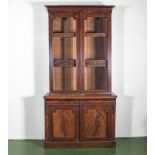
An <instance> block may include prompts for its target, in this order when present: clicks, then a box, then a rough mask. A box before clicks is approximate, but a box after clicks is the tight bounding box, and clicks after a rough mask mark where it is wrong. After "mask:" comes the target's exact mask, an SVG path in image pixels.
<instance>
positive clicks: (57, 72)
mask: <svg viewBox="0 0 155 155" xmlns="http://www.w3.org/2000/svg"><path fill="white" fill-rule="evenodd" d="M49 26H50V29H49V30H50V31H49V35H50V40H49V41H50V42H49V43H50V88H51V91H53V92H54V93H62V92H63V93H76V92H78V90H79V88H78V86H79V84H78V83H79V82H78V69H79V61H78V60H79V56H78V51H79V29H78V28H79V18H78V12H74V11H70V12H69V11H68V12H67V11H62V12H56V13H53V14H50V16H49Z"/></svg>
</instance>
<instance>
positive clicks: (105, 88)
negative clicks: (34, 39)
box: [44, 6, 116, 147]
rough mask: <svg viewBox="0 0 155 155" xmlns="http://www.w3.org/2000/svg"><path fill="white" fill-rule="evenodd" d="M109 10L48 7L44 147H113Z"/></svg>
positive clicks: (110, 8) (113, 110)
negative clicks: (48, 89) (48, 76)
mask: <svg viewBox="0 0 155 155" xmlns="http://www.w3.org/2000/svg"><path fill="white" fill-rule="evenodd" d="M113 7H114V6H46V8H47V10H48V15H49V62H50V64H49V75H50V82H49V83H50V85H49V86H50V92H49V93H47V94H46V95H45V96H44V100H45V142H44V146H45V147H112V146H115V107H116V95H115V94H113V93H112V92H111V12H112V8H113Z"/></svg>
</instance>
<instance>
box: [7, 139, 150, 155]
mask: <svg viewBox="0 0 155 155" xmlns="http://www.w3.org/2000/svg"><path fill="white" fill-rule="evenodd" d="M116 143H117V144H116V148H89V149H88V148H74V149H70V148H65V149H62V148H61V149H44V148H43V141H42V140H9V155H146V154H147V138H118V139H117V140H116Z"/></svg>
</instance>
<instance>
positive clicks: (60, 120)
mask: <svg viewBox="0 0 155 155" xmlns="http://www.w3.org/2000/svg"><path fill="white" fill-rule="evenodd" d="M74 124H75V113H74V112H73V111H72V110H55V112H53V138H65V137H66V138H74V135H75V125H74Z"/></svg>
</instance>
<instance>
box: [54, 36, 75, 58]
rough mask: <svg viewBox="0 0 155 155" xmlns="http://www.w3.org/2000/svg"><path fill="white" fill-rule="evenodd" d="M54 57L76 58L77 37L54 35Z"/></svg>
mask: <svg viewBox="0 0 155 155" xmlns="http://www.w3.org/2000/svg"><path fill="white" fill-rule="evenodd" d="M52 45H53V57H54V59H62V60H65V59H76V37H72V38H68V37H66V38H64V37H53V44H52Z"/></svg>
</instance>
